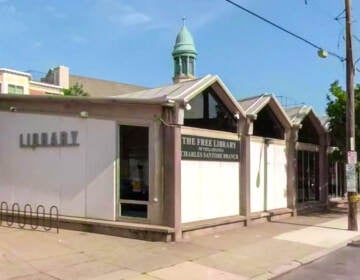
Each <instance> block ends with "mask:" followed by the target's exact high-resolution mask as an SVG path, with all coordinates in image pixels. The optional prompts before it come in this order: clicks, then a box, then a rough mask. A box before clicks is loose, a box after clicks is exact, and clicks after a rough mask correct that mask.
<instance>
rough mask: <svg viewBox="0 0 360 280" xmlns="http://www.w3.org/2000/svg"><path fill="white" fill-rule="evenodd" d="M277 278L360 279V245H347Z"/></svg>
mask: <svg viewBox="0 0 360 280" xmlns="http://www.w3.org/2000/svg"><path fill="white" fill-rule="evenodd" d="M276 279H278V280H305V279H306V280H311V279H316V280H318V279H321V280H323V279H324V280H325V279H336V280H341V279H346V280H353V279H357V280H360V247H359V246H358V245H356V246H348V247H345V248H342V249H339V250H337V251H335V252H333V253H331V254H329V255H327V256H326V257H324V258H322V259H320V260H317V261H315V262H313V263H311V264H308V265H306V266H302V267H300V268H299V269H296V270H294V271H292V272H290V273H289V274H285V275H283V276H282V277H279V278H276Z"/></svg>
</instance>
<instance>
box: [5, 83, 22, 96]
mask: <svg viewBox="0 0 360 280" xmlns="http://www.w3.org/2000/svg"><path fill="white" fill-rule="evenodd" d="M8 93H9V94H24V87H23V86H16V85H8Z"/></svg>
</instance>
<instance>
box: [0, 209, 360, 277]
mask: <svg viewBox="0 0 360 280" xmlns="http://www.w3.org/2000/svg"><path fill="white" fill-rule="evenodd" d="M346 227H347V217H346V216H345V215H344V214H338V213H312V214H310V215H307V216H298V217H293V218H288V219H284V220H280V221H276V222H271V223H264V224H253V225H250V226H248V227H242V228H239V229H235V230H229V231H224V232H221V233H216V234H212V235H206V236H199V237H193V238H192V239H190V240H184V241H183V242H178V243H162V242H148V241H141V240H133V239H127V238H121V237H114V236H107V235H101V234H92V233H85V232H77V231H69V230H60V233H59V234H56V233H55V231H54V232H39V231H31V230H21V229H17V228H7V227H0V279H22V280H25V279H26V280H29V279H36V280H38V279H40V280H43V279H44V280H45V279H66V280H69V279H96V280H108V279H125V280H156V279H157V280H159V279H160V280H170V279H171V280H177V279H194V280H198V279H199V280H203V279H209V280H212V279H216V280H221V279H224V280H235V279H237V280H240V279H270V278H272V277H274V276H277V275H280V274H282V273H284V272H286V271H289V270H291V269H294V268H296V267H299V266H300V265H302V264H306V263H309V262H311V261H313V260H315V259H317V258H320V257H321V256H324V255H325V254H328V253H329V252H331V251H334V250H336V249H338V248H340V247H343V246H345V245H346V244H347V243H348V242H349V241H350V240H356V239H360V235H359V233H358V232H349V231H347V230H346Z"/></svg>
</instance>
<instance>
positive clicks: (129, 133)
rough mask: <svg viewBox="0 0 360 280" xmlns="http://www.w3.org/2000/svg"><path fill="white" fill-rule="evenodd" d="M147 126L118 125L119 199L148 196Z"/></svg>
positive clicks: (135, 198)
mask: <svg viewBox="0 0 360 280" xmlns="http://www.w3.org/2000/svg"><path fill="white" fill-rule="evenodd" d="M148 143H149V140H148V128H147V127H140V126H127V125H121V126H120V199H129V200H142V201H147V200H148V198H149V171H148V170H149V159H148V154H149V152H148Z"/></svg>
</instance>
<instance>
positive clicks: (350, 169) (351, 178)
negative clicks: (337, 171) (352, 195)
mask: <svg viewBox="0 0 360 280" xmlns="http://www.w3.org/2000/svg"><path fill="white" fill-rule="evenodd" d="M345 175H346V191H348V192H356V191H357V187H356V185H357V184H356V165H355V164H346V165H345Z"/></svg>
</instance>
